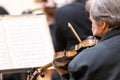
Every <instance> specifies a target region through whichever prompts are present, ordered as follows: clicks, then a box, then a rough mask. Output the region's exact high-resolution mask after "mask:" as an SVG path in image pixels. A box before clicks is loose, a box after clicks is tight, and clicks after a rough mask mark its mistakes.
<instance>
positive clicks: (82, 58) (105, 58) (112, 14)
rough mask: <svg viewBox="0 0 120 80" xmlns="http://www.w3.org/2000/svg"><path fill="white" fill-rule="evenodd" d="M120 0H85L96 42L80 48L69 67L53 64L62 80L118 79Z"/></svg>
mask: <svg viewBox="0 0 120 80" xmlns="http://www.w3.org/2000/svg"><path fill="white" fill-rule="evenodd" d="M119 4H120V0H88V1H87V3H86V9H87V11H88V12H89V13H90V20H91V22H92V32H93V35H94V36H98V37H101V40H100V41H99V43H98V44H96V45H95V46H93V47H91V48H87V49H84V50H83V51H81V52H80V53H79V54H78V55H77V56H76V57H74V59H73V60H72V61H71V62H70V63H69V65H68V71H65V70H64V69H63V68H60V67H58V65H56V64H55V62H54V61H53V65H54V67H55V68H56V70H57V71H58V73H59V74H60V75H61V76H62V80H120V10H119V9H120V5H119Z"/></svg>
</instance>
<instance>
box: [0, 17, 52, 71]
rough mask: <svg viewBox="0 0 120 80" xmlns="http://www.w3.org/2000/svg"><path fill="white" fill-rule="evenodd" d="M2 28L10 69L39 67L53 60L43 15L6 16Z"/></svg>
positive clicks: (48, 33)
mask: <svg viewBox="0 0 120 80" xmlns="http://www.w3.org/2000/svg"><path fill="white" fill-rule="evenodd" d="M2 28H3V31H4V32H5V34H4V36H5V37H6V40H5V41H6V44H7V47H8V49H7V52H8V53H9V57H10V58H9V59H11V60H12V67H11V68H12V69H16V68H29V67H40V66H43V65H45V64H47V63H49V62H51V61H52V60H53V54H54V49H53V44H52V41H51V36H50V31H49V27H48V24H47V20H46V17H45V15H31V16H13V17H6V18H4V19H3V21H2ZM0 44H1V42H0ZM1 45H2V44H1ZM8 53H7V54H8Z"/></svg>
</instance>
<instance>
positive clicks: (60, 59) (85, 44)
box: [30, 23, 99, 80]
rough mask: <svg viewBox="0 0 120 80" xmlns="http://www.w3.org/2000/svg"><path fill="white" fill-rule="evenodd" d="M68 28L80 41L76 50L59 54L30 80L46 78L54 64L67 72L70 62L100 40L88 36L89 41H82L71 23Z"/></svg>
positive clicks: (38, 69) (35, 72)
mask: <svg viewBox="0 0 120 80" xmlns="http://www.w3.org/2000/svg"><path fill="white" fill-rule="evenodd" d="M68 26H69V27H70V28H71V30H72V31H73V33H74V34H75V36H76V38H77V39H78V41H79V44H78V45H75V49H74V50H71V51H61V52H57V53H55V55H54V60H53V62H50V63H48V64H46V65H45V66H43V67H40V68H37V69H36V70H35V71H34V73H33V76H32V77H31V78H30V80H33V78H34V77H35V75H37V74H38V75H40V76H41V77H44V76H45V72H46V70H47V68H49V67H51V66H53V65H52V64H53V63H54V64H56V65H57V66H58V67H60V68H62V69H64V70H66V71H67V67H68V64H69V63H70V61H71V60H72V59H73V58H74V57H75V56H76V55H77V54H78V53H79V52H81V51H82V50H84V49H86V48H90V47H93V46H95V45H96V44H97V43H98V42H99V40H98V39H97V38H96V37H94V36H88V38H87V39H85V40H83V41H82V40H81V39H80V38H79V37H78V35H77V33H76V32H75V31H74V29H73V27H72V25H71V24H70V23H68Z"/></svg>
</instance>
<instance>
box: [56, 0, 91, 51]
mask: <svg viewBox="0 0 120 80" xmlns="http://www.w3.org/2000/svg"><path fill="white" fill-rule="evenodd" d="M68 22H70V23H71V24H72V25H73V27H74V29H75V31H76V32H77V33H78V35H79V37H80V38H81V39H82V40H84V39H86V38H87V36H90V35H92V31H91V22H90V21H89V19H88V13H87V12H86V10H85V5H84V4H83V3H79V2H73V3H71V4H68V5H66V6H63V7H62V8H58V9H56V12H55V23H56V27H57V31H56V37H57V39H58V43H60V47H59V49H58V50H57V51H61V50H69V49H70V48H71V46H73V45H75V44H78V43H79V42H78V41H77V39H76V37H75V35H74V34H73V33H72V31H71V30H70V29H69V28H68Z"/></svg>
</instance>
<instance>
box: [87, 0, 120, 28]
mask: <svg viewBox="0 0 120 80" xmlns="http://www.w3.org/2000/svg"><path fill="white" fill-rule="evenodd" d="M86 9H87V10H88V11H89V12H90V14H91V16H92V17H93V19H94V20H95V21H96V23H97V24H98V23H99V22H100V21H106V22H108V24H109V28H114V27H116V26H117V27H119V26H120V0H88V1H87V3H86Z"/></svg>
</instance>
